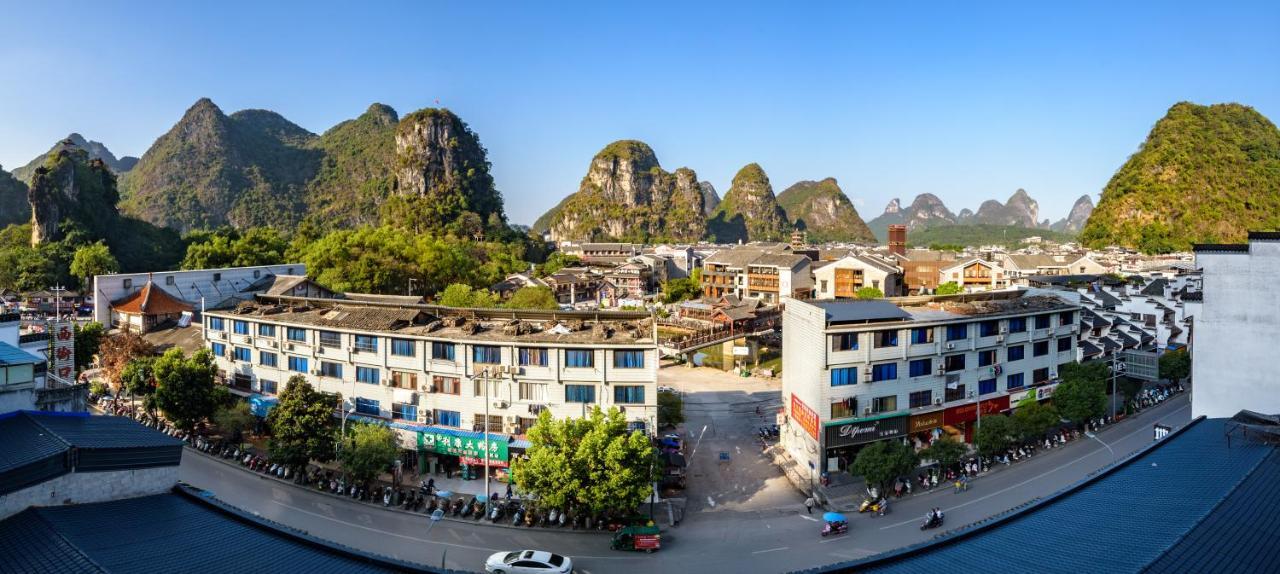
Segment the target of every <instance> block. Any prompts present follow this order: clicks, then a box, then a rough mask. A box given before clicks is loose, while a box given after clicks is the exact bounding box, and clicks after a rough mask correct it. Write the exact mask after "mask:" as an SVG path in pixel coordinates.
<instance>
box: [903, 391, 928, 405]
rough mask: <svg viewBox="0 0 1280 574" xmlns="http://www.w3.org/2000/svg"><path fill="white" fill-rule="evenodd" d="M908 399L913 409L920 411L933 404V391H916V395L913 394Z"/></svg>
mask: <svg viewBox="0 0 1280 574" xmlns="http://www.w3.org/2000/svg"><path fill="white" fill-rule="evenodd" d="M907 398H908V400H910V402H911V408H913V409H918V408H920V407H927V406H929V405H931V404H933V391H932V390H926V391H916V392H914V393H911V394H910V395H909V396H908V397H907Z"/></svg>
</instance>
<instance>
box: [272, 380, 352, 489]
mask: <svg viewBox="0 0 1280 574" xmlns="http://www.w3.org/2000/svg"><path fill="white" fill-rule="evenodd" d="M339 398H340V397H338V396H337V395H332V394H329V393H322V392H320V391H317V390H316V389H315V388H314V387H312V386H311V383H308V382H307V379H306V378H305V377H303V376H302V375H294V376H293V377H290V378H289V381H288V382H286V383H285V387H284V391H282V392H281V393H280V403H279V404H277V405H276V406H275V407H272V409H271V412H270V413H269V414H268V415H267V425H268V426H269V427H270V428H271V442H269V443H268V445H267V446H268V450H269V451H270V453H271V458H272V459H275V460H278V461H280V462H281V463H282V464H286V465H289V466H292V467H302V466H303V465H305V464H307V463H308V462H310V461H311V460H318V461H321V462H326V461H330V460H333V449H334V428H335V426H336V425H335V423H334V419H333V410H334V408H335V407H336V406H337V405H338V400H339Z"/></svg>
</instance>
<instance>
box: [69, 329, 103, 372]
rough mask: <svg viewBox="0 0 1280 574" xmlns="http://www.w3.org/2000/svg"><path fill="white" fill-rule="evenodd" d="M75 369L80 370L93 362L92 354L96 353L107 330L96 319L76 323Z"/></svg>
mask: <svg viewBox="0 0 1280 574" xmlns="http://www.w3.org/2000/svg"><path fill="white" fill-rule="evenodd" d="M75 332H76V370H82V369H84V368H86V367H88V366H89V365H92V364H93V356H94V355H97V354H98V349H99V348H100V347H101V346H102V339H103V337H106V335H107V330H106V328H104V327H103V326H102V323H99V322H97V321H94V322H91V323H85V324H84V325H80V324H79V323H77V324H76V328H75Z"/></svg>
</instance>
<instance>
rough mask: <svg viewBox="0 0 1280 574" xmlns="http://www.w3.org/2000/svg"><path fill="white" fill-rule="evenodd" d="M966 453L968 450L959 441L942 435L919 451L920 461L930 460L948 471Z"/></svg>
mask: <svg viewBox="0 0 1280 574" xmlns="http://www.w3.org/2000/svg"><path fill="white" fill-rule="evenodd" d="M984 422H985V421H984ZM966 451H968V448H966V447H965V446H964V444H962V443H961V442H960V441H958V440H956V439H953V438H951V436H950V435H944V436H942V437H940V438H939V439H938V440H935V441H933V444H931V445H929V446H928V447H927V448H925V449H924V450H922V451H920V459H921V460H932V461H934V462H936V463H938V466H939V467H941V468H943V469H948V468H951V467H953V466H955V465H956V464H957V463H959V462H960V459H961V458H963V457H964V455H965V452H966Z"/></svg>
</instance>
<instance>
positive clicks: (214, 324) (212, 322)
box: [209, 317, 226, 331]
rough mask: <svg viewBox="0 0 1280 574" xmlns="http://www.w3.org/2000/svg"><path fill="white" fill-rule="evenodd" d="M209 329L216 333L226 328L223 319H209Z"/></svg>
mask: <svg viewBox="0 0 1280 574" xmlns="http://www.w3.org/2000/svg"><path fill="white" fill-rule="evenodd" d="M209 328H210V329H212V330H214V331H221V330H223V329H225V328H226V326H225V325H223V324H222V317H209Z"/></svg>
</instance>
